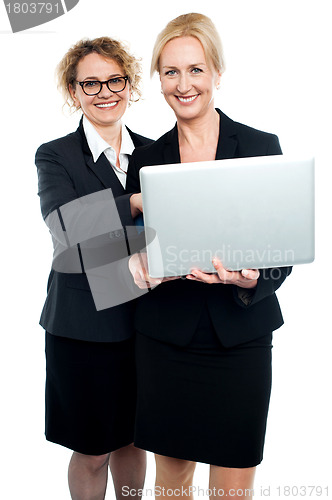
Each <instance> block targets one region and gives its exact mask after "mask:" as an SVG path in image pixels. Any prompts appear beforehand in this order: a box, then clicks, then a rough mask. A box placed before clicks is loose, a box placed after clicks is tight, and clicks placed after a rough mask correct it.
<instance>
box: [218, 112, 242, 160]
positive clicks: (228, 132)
mask: <svg viewBox="0 0 332 500" xmlns="http://www.w3.org/2000/svg"><path fill="white" fill-rule="evenodd" d="M217 112H218V113H219V116H220V123H219V140H218V145H217V153H216V160H227V159H229V158H236V149H237V145H238V140H237V137H236V126H235V123H234V122H233V120H231V119H230V118H228V116H226V115H225V114H224V113H222V112H221V111H220V110H219V109H217Z"/></svg>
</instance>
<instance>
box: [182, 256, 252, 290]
mask: <svg viewBox="0 0 332 500" xmlns="http://www.w3.org/2000/svg"><path fill="white" fill-rule="evenodd" d="M212 264H213V265H214V267H215V269H216V271H217V273H216V274H208V273H203V271H200V270H199V269H193V270H192V271H191V274H188V275H187V276H186V278H187V279H189V280H192V281H201V282H202V283H209V284H213V283H222V284H223V285H236V286H239V287H241V288H255V286H256V285H257V280H258V278H259V271H258V269H242V271H227V269H225V268H224V266H223V265H222V263H221V262H220V260H219V259H217V258H214V259H213V260H212Z"/></svg>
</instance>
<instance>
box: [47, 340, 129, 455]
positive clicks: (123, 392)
mask: <svg viewBox="0 0 332 500" xmlns="http://www.w3.org/2000/svg"><path fill="white" fill-rule="evenodd" d="M135 409H136V374H135V356H134V340H133V339H130V340H125V341H122V342H85V341H80V340H74V339H68V338H64V337H58V336H55V335H51V334H49V333H46V415H45V417H46V426H45V435H46V439H47V440H48V441H52V442H54V443H58V444H61V445H63V446H66V447H67V448H70V449H71V450H74V451H77V452H79V453H83V454H85V455H103V454H105V453H109V452H111V451H114V450H116V449H118V448H121V447H123V446H126V445H128V444H130V443H132V442H133V437H134V421H135Z"/></svg>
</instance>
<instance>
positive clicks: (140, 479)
mask: <svg viewBox="0 0 332 500" xmlns="http://www.w3.org/2000/svg"><path fill="white" fill-rule="evenodd" d="M109 466H110V470H111V473H112V477H113V483H114V489H115V495H116V498H117V500H121V499H122V498H126V499H128V493H126V492H128V490H131V489H132V490H135V491H137V492H138V490H140V489H142V488H143V486H144V479H145V470H146V452H145V451H144V450H140V449H139V448H136V447H135V446H134V445H133V444H130V445H129V446H124V447H123V448H120V449H119V450H116V451H113V452H112V453H111V456H110V458H109ZM123 487H127V488H126V489H125V493H126V494H125V495H124V494H123V493H124V492H123V490H122V488H123ZM138 498H141V497H139V495H138V494H137V495H135V496H134V495H130V499H131V500H134V499H138Z"/></svg>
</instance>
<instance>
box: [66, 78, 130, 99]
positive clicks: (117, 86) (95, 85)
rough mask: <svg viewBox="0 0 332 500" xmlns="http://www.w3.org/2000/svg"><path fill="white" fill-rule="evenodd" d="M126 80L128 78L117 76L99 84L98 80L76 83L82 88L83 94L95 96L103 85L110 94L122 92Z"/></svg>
mask: <svg viewBox="0 0 332 500" xmlns="http://www.w3.org/2000/svg"><path fill="white" fill-rule="evenodd" d="M128 79H129V78H128V76H117V77H115V78H110V79H109V80H106V81H105V82H100V81H99V80H86V81H85V82H78V81H76V83H78V84H79V85H80V86H81V87H82V90H83V92H84V94H86V95H97V94H99V92H100V91H101V89H102V88H103V85H104V84H105V85H106V86H107V88H108V90H110V91H111V92H115V93H117V92H122V90H124V89H125V87H126V85H127V81H128Z"/></svg>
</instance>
